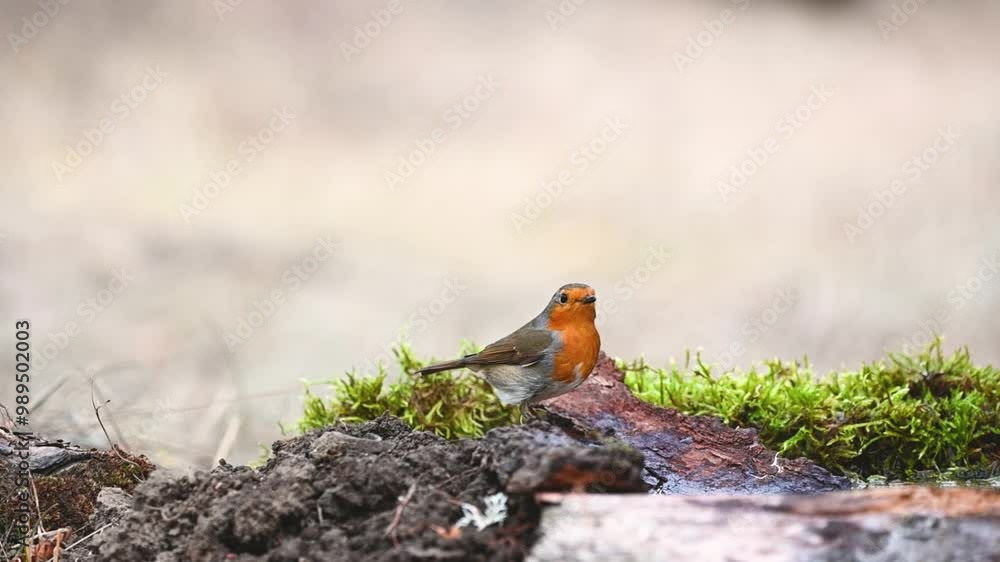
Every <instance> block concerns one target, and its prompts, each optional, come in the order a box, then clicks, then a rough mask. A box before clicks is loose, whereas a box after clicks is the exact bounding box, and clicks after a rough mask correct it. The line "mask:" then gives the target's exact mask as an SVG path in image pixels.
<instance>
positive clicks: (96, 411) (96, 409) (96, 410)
mask: <svg viewBox="0 0 1000 562" xmlns="http://www.w3.org/2000/svg"><path fill="white" fill-rule="evenodd" d="M109 403H111V400H110V399H109V400H105V401H104V404H101V405H100V406H98V405H97V399H96V398H94V377H90V405H91V406H93V407H94V415H95V416H97V423H98V424H100V426H101V431H103V432H104V437H105V438H106V439H107V440H108V445H111V450H112V451H113V452H114V453H115V454H116V455H118V458H120V459H121V460H123V461H125V462H127V463H129V464H131V465H134V466H135V467H137V468H142V467H141V466H139V463H137V462H135V461H133V460H129V459H127V458H125V455H123V454H121V453H120V452H119V451H118V447H116V446H115V443H114V442H113V441H112V440H111V436H110V435H109V434H108V429H107V428H106V427H104V422H103V421H101V408H103V407H105V406H107V405H108V404H109Z"/></svg>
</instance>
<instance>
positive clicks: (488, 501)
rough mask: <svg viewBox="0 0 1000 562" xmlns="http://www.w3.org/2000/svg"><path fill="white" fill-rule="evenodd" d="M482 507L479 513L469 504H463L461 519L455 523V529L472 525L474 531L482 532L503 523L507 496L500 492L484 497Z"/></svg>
mask: <svg viewBox="0 0 1000 562" xmlns="http://www.w3.org/2000/svg"><path fill="white" fill-rule="evenodd" d="M483 506H484V509H483V510H482V511H480V510H479V508H478V507H476V506H474V505H472V504H471V503H463V504H462V518H461V519H459V520H458V522H457V523H455V528H457V529H461V528H462V527H468V526H469V525H472V526H474V527H475V528H476V530H478V531H482V530H483V529H485V528H487V527H489V526H490V525H496V524H498V523H503V522H504V520H505V519H507V494H504V493H503V492H500V493H498V494H493V495H492V496H486V497H485V498H483Z"/></svg>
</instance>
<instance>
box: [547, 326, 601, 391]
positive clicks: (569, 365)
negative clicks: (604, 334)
mask: <svg viewBox="0 0 1000 562" xmlns="http://www.w3.org/2000/svg"><path fill="white" fill-rule="evenodd" d="M549 329H551V330H554V331H556V332H558V333H559V335H560V336H561V338H562V349H560V350H559V351H558V352H557V353H556V354H555V356H554V357H553V361H552V378H554V379H556V380H558V381H560V382H564V383H572V382H574V381H575V380H576V379H577V376H578V375H577V373H579V377H581V379H586V378H587V377H588V376H590V372H591V371H593V370H594V365H596V364H597V354H598V353H599V352H600V351H601V336H600V334H598V333H597V328H596V327H595V326H594V323H593V322H591V321H577V322H567V323H565V324H563V325H561V326H560V325H553V323H552V322H550V323H549ZM578 369H579V370H578Z"/></svg>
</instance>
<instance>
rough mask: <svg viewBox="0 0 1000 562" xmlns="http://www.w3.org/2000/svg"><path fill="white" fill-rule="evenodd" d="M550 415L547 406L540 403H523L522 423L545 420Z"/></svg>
mask: <svg viewBox="0 0 1000 562" xmlns="http://www.w3.org/2000/svg"><path fill="white" fill-rule="evenodd" d="M547 416H548V412H546V410H545V407H544V406H542V405H540V404H521V423H522V424H526V423H530V422H532V421H535V420H544V419H546V418H547Z"/></svg>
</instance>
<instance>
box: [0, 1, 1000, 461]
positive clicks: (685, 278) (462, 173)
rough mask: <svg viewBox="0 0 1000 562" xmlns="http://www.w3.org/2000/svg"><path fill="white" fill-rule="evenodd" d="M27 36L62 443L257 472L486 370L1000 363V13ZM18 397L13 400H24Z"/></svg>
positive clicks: (568, 19)
mask: <svg viewBox="0 0 1000 562" xmlns="http://www.w3.org/2000/svg"><path fill="white" fill-rule="evenodd" d="M62 2H65V3H61V2H60V0H39V1H37V2H36V1H35V0H17V1H8V2H4V3H3V4H2V6H0V31H3V32H4V33H5V34H6V44H5V45H3V48H0V53H2V54H0V61H2V62H0V71H2V73H3V76H4V77H5V78H6V79H5V80H3V81H2V82H0V100H2V103H0V116H2V119H3V126H4V132H5V134H4V135H3V136H2V137H0V143H2V144H0V161H2V169H3V175H2V182H0V319H2V325H3V326H6V330H7V332H6V335H4V334H3V333H0V338H6V340H5V341H7V342H8V343H7V344H5V345H3V348H4V352H3V356H4V357H5V359H4V361H5V362H7V364H12V362H13V357H12V356H13V352H12V351H11V350H12V349H13V343H14V328H13V323H14V320H15V319H23V318H27V319H30V321H31V325H32V331H31V334H32V346H33V352H34V355H33V357H32V359H33V365H34V375H33V377H32V386H31V392H32V401H33V404H34V407H35V411H34V412H33V415H32V420H31V421H32V426H33V428H34V429H35V430H36V431H37V432H40V433H42V434H45V435H47V436H50V437H53V438H55V437H59V438H64V439H72V440H77V441H82V442H83V443H87V444H92V445H94V446H105V445H106V441H105V438H104V436H103V434H102V433H101V430H100V427H99V426H98V424H97V420H96V418H95V416H94V408H93V406H92V403H91V390H92V386H91V382H90V381H91V380H92V379H93V380H94V381H95V382H94V385H93V391H94V399H95V401H96V402H97V403H98V404H100V403H103V402H104V401H106V400H111V402H110V403H108V404H107V405H105V406H103V408H102V409H101V417H102V419H103V420H105V425H106V426H107V428H108V431H109V433H110V434H111V437H112V438H113V439H114V440H115V441H117V442H120V443H122V444H123V445H125V446H127V447H128V448H131V449H133V450H139V451H144V452H146V453H147V454H149V455H150V456H151V458H152V459H153V460H154V461H155V462H157V463H158V464H161V465H166V466H174V467H182V468H183V467H190V466H208V465H210V464H212V463H214V462H215V460H216V459H217V458H218V457H220V456H224V457H225V458H227V459H228V460H229V461H230V462H240V463H242V462H247V461H249V460H252V459H253V458H255V457H257V456H258V455H259V454H260V450H259V445H260V444H265V443H270V442H271V441H272V440H273V439H275V438H277V437H278V436H279V435H280V431H279V428H278V422H279V421H284V422H293V421H294V420H295V419H296V417H297V416H298V412H299V410H300V407H301V394H302V385H301V382H300V381H301V379H303V378H306V379H322V378H330V377H335V376H339V375H340V374H341V373H343V372H344V371H345V370H347V369H351V368H358V369H366V368H367V369H370V368H371V366H372V365H374V364H375V362H377V361H378V360H379V359H382V360H385V359H387V358H388V357H389V355H388V350H389V346H390V345H391V344H392V343H393V342H394V341H396V340H397V339H398V338H399V337H400V334H401V331H403V330H405V331H406V333H407V339H408V340H409V341H411V342H412V344H413V345H414V346H415V348H416V350H417V352H418V353H419V354H422V355H434V356H437V357H450V356H452V355H454V354H455V353H456V352H457V350H458V343H459V340H460V339H462V338H468V339H471V340H473V341H476V342H479V343H488V342H489V341H492V340H493V339H495V338H497V337H500V336H503V335H505V334H507V333H508V332H509V331H511V330H513V329H514V328H516V327H518V326H520V325H521V324H522V323H524V322H525V321H527V320H528V319H529V318H531V317H532V316H534V315H535V314H536V313H538V312H539V311H540V310H541V308H542V307H543V306H544V305H545V303H546V301H547V299H548V298H549V297H550V295H551V294H552V292H553V291H554V290H555V289H556V288H557V287H558V286H559V285H561V284H563V283H565V282H576V281H581V282H587V283H590V284H592V285H594V286H595V287H596V289H597V292H598V295H599V298H600V301H599V303H600V305H601V313H600V318H599V321H600V328H601V333H602V337H603V341H604V349H605V350H606V351H607V352H608V353H609V354H611V355H615V356H620V357H625V358H631V357H636V356H638V355H645V357H646V358H647V359H649V360H650V361H651V362H653V363H655V364H665V363H666V362H667V361H668V360H669V359H670V358H671V357H683V354H684V351H685V349H689V348H690V349H701V350H702V351H703V353H704V355H705V357H706V358H707V359H708V360H711V361H714V362H716V363H719V364H721V365H723V366H727V367H730V366H737V367H747V366H749V365H751V364H752V363H754V362H755V361H759V360H762V359H765V358H769V357H772V356H781V357H784V358H790V359H791V358H800V357H802V356H803V355H808V357H809V359H810V360H811V361H812V362H813V363H814V364H815V366H816V367H817V368H818V369H819V370H820V371H825V370H828V369H833V368H838V367H841V366H848V367H854V366H856V365H857V364H858V363H859V362H860V361H864V360H874V359H878V358H880V357H883V356H884V353H885V352H886V351H887V350H889V351H899V350H900V349H903V348H905V347H908V346H909V347H920V346H922V345H924V344H925V343H926V342H928V341H929V340H930V338H931V335H930V334H931V333H940V334H943V335H944V336H945V338H946V339H945V345H946V347H954V346H957V345H969V346H970V348H971V350H972V353H973V358H974V359H975V360H977V361H978V362H982V363H985V362H992V363H997V362H1000V346H998V341H1000V319H998V318H1000V315H998V308H997V306H998V304H1000V272H998V271H997V270H998V267H1000V266H998V265H997V256H998V252H1000V228H998V210H1000V191H998V189H997V186H998V180H1000V165H998V160H997V154H998V148H1000V105H998V104H997V100H998V99H1000V64H998V62H1000V37H998V35H997V33H996V25H997V23H998V21H1000V5H998V4H997V3H995V2H992V1H990V0H978V1H977V0H967V1H962V2H941V1H937V0H928V1H926V2H919V1H917V0H896V2H806V1H784V2H782V1H773V2H764V1H754V0H750V1H746V0H740V1H728V0H726V1H711V2H710V1H697V2H695V1H691V2H684V1H667V0H664V1H659V2H652V1H648V2H642V1H633V2H615V3H611V2H600V1H597V0H588V1H585V2H584V1H582V0H577V1H576V2H574V1H572V0H562V1H561V2H558V1H554V0H553V1H545V2H526V3H518V4H517V5H516V6H515V5H497V4H495V3H492V2H458V1H447V0H439V1H430V2H410V1H407V0H392V1H385V0H377V1H371V2H368V1H365V2H360V1H351V2H348V1H331V2H297V3H292V4H288V3H276V2H262V1H258V0H242V1H240V0H215V1H214V2H207V1H206V2H198V1H193V0H176V1H171V2H167V1H160V2H144V3H132V2H124V1H94V2H81V1H76V2H70V1H69V0H62ZM13 387H14V384H13V381H12V379H11V380H9V381H8V382H5V383H4V384H3V385H0V402H2V403H4V404H8V405H9V404H11V403H12V398H13V394H14V388H13Z"/></svg>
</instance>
